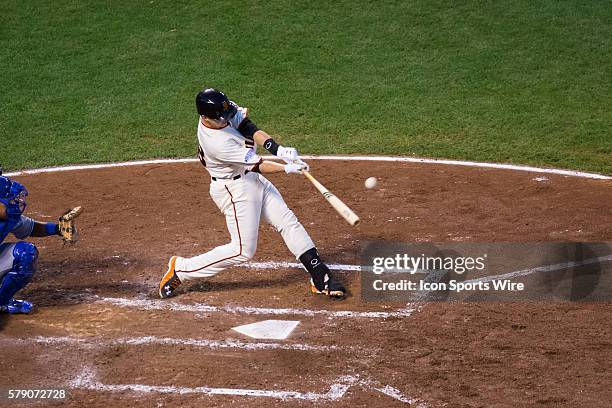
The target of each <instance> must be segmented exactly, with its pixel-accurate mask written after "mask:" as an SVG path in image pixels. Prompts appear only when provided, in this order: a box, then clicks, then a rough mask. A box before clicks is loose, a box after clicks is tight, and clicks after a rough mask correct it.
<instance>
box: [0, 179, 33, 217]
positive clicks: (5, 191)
mask: <svg viewBox="0 0 612 408" xmlns="http://www.w3.org/2000/svg"><path fill="white" fill-rule="evenodd" d="M27 196H28V190H27V189H26V188H25V186H24V185H23V184H21V183H18V182H16V181H13V180H11V179H9V178H8V177H4V176H0V202H1V203H3V204H4V205H5V206H6V212H7V214H8V215H9V216H15V215H21V214H23V212H24V211H25V208H26V205H27V204H26V197H27Z"/></svg>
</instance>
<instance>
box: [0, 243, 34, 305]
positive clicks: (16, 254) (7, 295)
mask: <svg viewBox="0 0 612 408" xmlns="http://www.w3.org/2000/svg"><path fill="white" fill-rule="evenodd" d="M13 259H14V260H13V269H11V270H10V271H8V272H7V273H6V274H5V275H4V277H3V278H2V282H1V283H0V310H2V311H6V312H8V313H28V312H30V310H32V304H31V303H30V302H26V301H24V300H15V299H13V295H14V294H15V293H17V292H18V291H19V290H21V289H22V288H23V287H24V286H25V285H27V284H28V282H29V281H30V280H31V279H32V275H34V272H36V260H37V259H38V249H36V246H35V245H34V244H31V243H29V242H18V243H16V244H15V247H14V248H13Z"/></svg>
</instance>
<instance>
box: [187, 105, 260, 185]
mask: <svg viewBox="0 0 612 408" xmlns="http://www.w3.org/2000/svg"><path fill="white" fill-rule="evenodd" d="M236 108H237V111H236V114H235V115H234V117H233V118H232V119H231V120H230V121H229V123H228V125H227V126H226V127H224V128H222V129H211V128H209V127H206V126H204V125H203V124H202V121H201V120H198V142H199V144H200V148H199V150H198V154H199V156H200V161H201V162H202V164H204V166H205V167H206V170H208V172H209V173H210V175H211V176H212V177H215V178H219V179H229V178H232V177H234V176H237V175H244V173H245V170H250V169H251V168H252V167H253V166H254V165H256V164H257V163H259V162H260V161H261V160H262V159H261V157H260V156H259V155H258V154H257V145H256V144H255V142H254V141H253V140H252V139H249V138H246V137H244V136H243V135H242V134H240V132H239V131H238V127H239V126H240V124H241V123H242V121H243V120H245V119H246V118H247V116H248V110H247V109H245V108H241V107H239V106H237V105H236Z"/></svg>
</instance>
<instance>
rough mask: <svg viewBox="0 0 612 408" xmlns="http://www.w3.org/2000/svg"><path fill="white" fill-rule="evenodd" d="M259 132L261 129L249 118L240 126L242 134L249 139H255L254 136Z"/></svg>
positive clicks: (239, 129)
mask: <svg viewBox="0 0 612 408" xmlns="http://www.w3.org/2000/svg"><path fill="white" fill-rule="evenodd" d="M258 130H259V128H258V127H257V126H256V125H255V124H254V123H253V122H252V121H251V119H249V118H247V119H245V120H243V121H242V123H241V124H240V126H238V131H239V132H240V134H241V135H242V136H244V137H246V138H248V139H253V135H254V134H255V132H257V131H258Z"/></svg>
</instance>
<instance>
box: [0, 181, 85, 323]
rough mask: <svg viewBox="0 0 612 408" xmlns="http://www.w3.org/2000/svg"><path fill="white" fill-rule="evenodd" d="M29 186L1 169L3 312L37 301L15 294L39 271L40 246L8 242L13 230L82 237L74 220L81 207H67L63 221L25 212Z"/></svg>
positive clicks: (0, 281)
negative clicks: (47, 219)
mask: <svg viewBox="0 0 612 408" xmlns="http://www.w3.org/2000/svg"><path fill="white" fill-rule="evenodd" d="M27 195H28V190H26V188H25V187H24V186H23V185H22V184H21V183H18V182H16V181H13V180H11V179H9V178H8V177H5V176H2V175H1V173H0V313H11V314H17V313H29V312H30V311H31V310H32V308H33V305H32V303H30V302H27V301H25V300H17V299H14V298H13V296H14V295H15V293H17V292H18V291H19V290H21V289H22V288H23V287H24V286H25V285H27V284H28V282H29V281H30V280H31V279H32V276H33V275H34V272H36V260H37V259H38V249H36V245H34V244H32V243H30V242H25V241H19V242H6V243H5V242H4V240H5V238H6V237H7V235H8V234H10V233H12V234H13V235H14V236H15V237H16V238H17V239H19V240H22V239H24V238H27V237H46V236H49V235H59V236H60V237H62V239H63V240H64V242H68V243H73V242H76V241H77V240H78V235H77V230H76V227H75V225H74V220H75V218H77V217H78V216H79V215H80V214H81V211H82V209H81V207H76V208H74V209H72V210H69V211H67V212H66V213H65V214H64V215H62V216H61V217H60V218H59V223H58V224H55V223H53V222H46V223H45V222H38V221H35V220H33V219H31V218H29V217H26V216H25V215H23V212H24V211H25V208H26V201H25V199H26V197H27Z"/></svg>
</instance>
